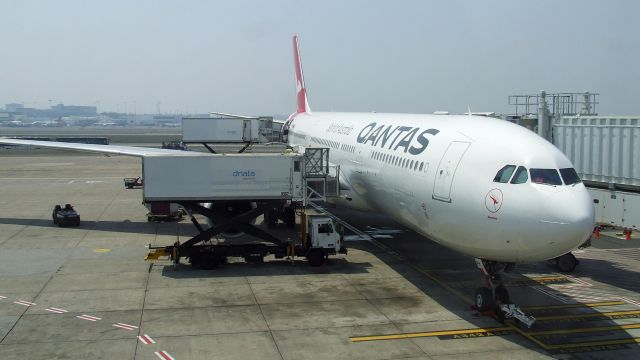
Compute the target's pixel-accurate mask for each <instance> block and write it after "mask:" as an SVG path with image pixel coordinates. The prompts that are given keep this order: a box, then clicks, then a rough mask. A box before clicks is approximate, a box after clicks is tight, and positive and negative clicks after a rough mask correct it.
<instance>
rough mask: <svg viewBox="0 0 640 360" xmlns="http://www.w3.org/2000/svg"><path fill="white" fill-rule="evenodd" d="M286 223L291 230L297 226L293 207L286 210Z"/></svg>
mask: <svg viewBox="0 0 640 360" xmlns="http://www.w3.org/2000/svg"><path fill="white" fill-rule="evenodd" d="M284 223H285V224H287V227H289V228H292V227H294V226H296V212H295V210H294V209H293V207H288V208H286V209H284Z"/></svg>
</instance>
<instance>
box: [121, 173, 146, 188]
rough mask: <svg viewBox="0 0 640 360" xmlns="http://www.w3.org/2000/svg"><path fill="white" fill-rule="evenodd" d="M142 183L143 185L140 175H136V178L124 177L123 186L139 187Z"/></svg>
mask: <svg viewBox="0 0 640 360" xmlns="http://www.w3.org/2000/svg"><path fill="white" fill-rule="evenodd" d="M143 185H144V181H143V180H142V178H141V177H140V176H138V177H137V178H134V177H127V178H124V187H126V188H127V189H133V188H140V187H142V186H143Z"/></svg>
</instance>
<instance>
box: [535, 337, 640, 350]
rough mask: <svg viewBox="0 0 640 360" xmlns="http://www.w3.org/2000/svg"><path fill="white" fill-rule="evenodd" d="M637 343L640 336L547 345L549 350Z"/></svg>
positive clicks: (639, 341) (639, 340)
mask: <svg viewBox="0 0 640 360" xmlns="http://www.w3.org/2000/svg"><path fill="white" fill-rule="evenodd" d="M637 343H640V337H634V338H628V339H618V340H602V341H587V342H581V343H571V344H559V345H547V350H561V349H574V348H581V347H590V346H603V345H622V344H637Z"/></svg>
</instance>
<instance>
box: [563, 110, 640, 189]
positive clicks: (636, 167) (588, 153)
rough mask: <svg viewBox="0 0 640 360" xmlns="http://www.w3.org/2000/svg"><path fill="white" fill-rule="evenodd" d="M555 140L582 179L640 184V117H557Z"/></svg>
mask: <svg viewBox="0 0 640 360" xmlns="http://www.w3.org/2000/svg"><path fill="white" fill-rule="evenodd" d="M553 143H554V144H555V145H556V147H558V149H560V150H561V151H562V152H564V153H565V154H566V155H567V157H568V158H569V160H571V162H572V163H573V165H574V166H575V168H576V171H577V172H578V174H580V177H581V178H582V179H583V180H588V181H598V182H603V183H614V184H623V185H630V186H640V117H637V116H636V117H631V116H610V117H603V116H567V117H562V118H560V119H555V120H554V123H553Z"/></svg>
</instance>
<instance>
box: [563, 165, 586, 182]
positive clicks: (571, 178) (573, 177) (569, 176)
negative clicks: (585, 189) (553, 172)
mask: <svg viewBox="0 0 640 360" xmlns="http://www.w3.org/2000/svg"><path fill="white" fill-rule="evenodd" d="M560 175H562V180H563V181H564V184H565V185H575V184H579V183H581V182H582V181H581V180H580V177H579V176H578V173H576V171H575V170H574V169H573V168H566V169H560Z"/></svg>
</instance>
